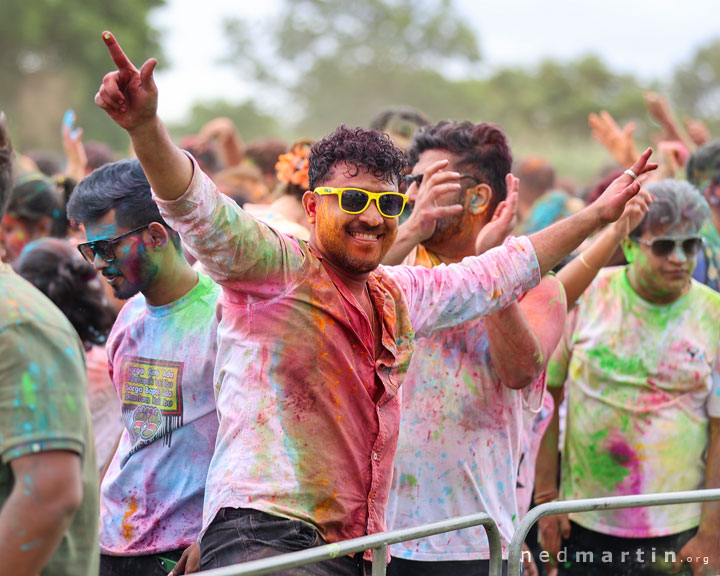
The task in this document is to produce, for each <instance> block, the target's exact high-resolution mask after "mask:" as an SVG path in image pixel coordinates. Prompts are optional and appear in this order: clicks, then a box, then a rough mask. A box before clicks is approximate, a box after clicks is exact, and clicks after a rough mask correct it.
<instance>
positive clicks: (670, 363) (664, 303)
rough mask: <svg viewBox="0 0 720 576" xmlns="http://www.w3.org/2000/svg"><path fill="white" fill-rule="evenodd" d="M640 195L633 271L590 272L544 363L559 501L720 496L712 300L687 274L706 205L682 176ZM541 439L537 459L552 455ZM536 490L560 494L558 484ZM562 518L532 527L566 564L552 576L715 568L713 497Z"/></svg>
mask: <svg viewBox="0 0 720 576" xmlns="http://www.w3.org/2000/svg"><path fill="white" fill-rule="evenodd" d="M647 192H648V193H649V194H651V195H653V196H654V201H653V203H652V204H651V205H650V208H649V210H648V212H647V214H646V215H645V217H644V218H643V220H642V221H641V222H640V224H639V225H638V226H637V228H635V229H634V230H633V231H632V232H631V233H630V236H629V237H628V238H627V239H625V240H624V241H623V245H622V246H623V251H624V252H625V256H626V258H627V261H628V262H629V264H628V265H627V266H626V267H625V266H623V267H612V268H603V269H602V270H600V271H596V272H597V278H596V279H595V280H594V281H593V282H592V284H590V286H589V288H587V289H586V290H585V292H584V293H583V294H582V296H580V298H579V299H578V301H577V302H578V303H577V306H576V308H575V309H574V310H573V311H572V312H571V313H570V314H569V317H568V322H567V326H566V330H565V334H564V336H563V339H562V340H561V343H560V345H559V346H558V347H557V349H556V351H555V353H554V354H553V357H552V359H551V361H550V365H549V368H548V386H549V387H552V388H554V389H559V388H563V387H565V389H566V392H567V394H568V409H567V424H566V428H565V448H564V450H563V457H562V473H561V483H560V490H559V497H560V499H563V500H566V499H578V498H599V497H604V496H621V495H628V494H640V493H654V492H677V491H684V490H697V489H701V488H720V376H719V375H718V374H719V373H718V367H719V363H720V355H719V353H720V351H719V349H718V348H719V343H720V294H718V293H717V292H715V291H713V290H711V289H710V288H708V287H706V286H703V285H702V284H700V283H699V282H696V281H695V280H693V279H692V273H693V270H694V268H695V263H696V261H697V256H698V253H699V250H700V247H701V242H700V239H699V236H698V231H699V230H700V228H701V226H702V225H703V223H704V222H705V220H706V218H707V216H708V212H709V211H708V206H707V203H706V202H705V200H704V199H703V198H702V196H701V194H700V193H699V192H698V191H697V189H695V188H694V187H693V186H692V185H690V184H689V183H688V182H681V181H678V180H662V181H660V182H654V183H652V184H649V185H648V186H647ZM584 265H585V266H586V267H587V268H588V269H589V267H591V266H592V265H593V261H591V262H590V263H588V262H587V260H586V261H584ZM558 397H559V398H560V397H562V393H561V394H559V395H558ZM556 410H557V405H556ZM550 440H551V441H549V442H543V445H542V448H541V452H540V455H539V457H538V460H539V461H540V460H542V461H543V462H545V464H546V465H547V464H548V463H550V462H554V463H556V462H557V460H558V444H557V435H551V436H550ZM553 440H554V441H553ZM543 483H544V486H543V492H548V491H549V492H552V493H554V494H556V495H557V492H558V491H557V484H556V479H555V478H554V477H552V478H550V477H546V478H544V479H543ZM569 520H570V522H569V523H568V517H567V515H564V516H552V517H547V518H545V519H543V520H542V521H541V524H540V531H541V534H542V535H543V539H544V542H545V543H546V545H549V546H552V547H553V548H554V549H553V550H550V553H551V554H553V555H555V554H558V555H559V553H560V552H562V553H563V555H564V556H565V560H561V561H560V562H559V573H560V574H561V575H576V574H577V575H583V576H585V575H588V576H593V575H595V574H597V575H601V574H602V575H610V576H612V575H620V574H640V573H642V574H649V575H654V574H656V575H658V576H659V575H661V574H667V573H668V571H670V569H671V568H672V567H671V566H670V564H672V562H673V561H674V562H675V564H676V566H675V568H676V569H677V570H680V569H681V568H682V573H683V574H693V575H694V576H700V575H702V576H705V575H712V576H714V575H715V574H718V573H719V572H720V504H719V503H717V502H714V503H706V504H702V505H701V504H686V505H683V506H657V507H651V508H643V509H636V510H615V511H598V512H593V513H579V514H572V515H570V518H569ZM561 532H562V543H561V538H560V534H561ZM576 554H577V556H576ZM560 558H562V557H560ZM588 558H591V559H592V558H594V560H590V561H588V560H587V559H588ZM683 563H685V564H686V566H684V567H682V566H681V564H683Z"/></svg>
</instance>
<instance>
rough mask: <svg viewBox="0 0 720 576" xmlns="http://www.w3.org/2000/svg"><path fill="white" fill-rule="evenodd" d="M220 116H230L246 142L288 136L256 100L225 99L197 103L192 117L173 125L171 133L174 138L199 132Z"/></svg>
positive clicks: (192, 111) (191, 113)
mask: <svg viewBox="0 0 720 576" xmlns="http://www.w3.org/2000/svg"><path fill="white" fill-rule="evenodd" d="M220 116H224V117H226V118H230V119H231V120H232V121H233V122H234V123H235V126H238V127H239V128H240V131H241V135H242V137H243V139H244V140H245V141H246V142H248V141H250V140H254V139H256V138H262V137H265V136H276V137H286V134H285V133H284V131H283V129H282V128H281V126H280V124H279V122H278V121H277V119H276V118H275V117H274V116H271V115H269V114H265V113H263V112H261V111H260V110H258V107H257V106H256V104H255V103H254V102H243V103H241V104H232V103H230V102H227V101H225V100H215V101H212V102H200V103H197V104H195V105H194V106H193V107H192V110H191V111H190V119H189V120H188V121H187V122H183V123H178V124H173V125H171V126H170V133H171V134H172V135H173V137H174V138H180V137H182V136H185V135H187V134H197V133H198V132H200V129H201V128H202V127H203V126H205V124H207V123H208V122H210V120H212V119H214V118H218V117H220Z"/></svg>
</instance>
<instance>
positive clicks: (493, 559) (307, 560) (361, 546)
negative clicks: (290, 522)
mask: <svg viewBox="0 0 720 576" xmlns="http://www.w3.org/2000/svg"><path fill="white" fill-rule="evenodd" d="M473 526H483V527H484V528H485V531H486V532H487V536H488V541H489V543H490V576H501V574H502V544H501V542H500V532H499V530H498V527H497V525H496V524H495V521H494V520H493V519H492V518H490V516H488V515H487V514H470V515H468V516H459V517H457V518H450V519H449V520H442V521H440V522H433V523H431V524H423V525H422V526H417V527H414V528H405V529H403V530H393V531H392V532H380V533H378V534H371V535H370V536H363V537H361V538H355V539H353V540H345V541H344V542H337V543H334V544H327V545H325V546H318V547H317V548H309V549H308V550H301V551H300V552H291V553H289V554H282V555H280V556H273V557H272V558H263V559H262V560H253V561H252V562H245V563H243V564H235V565H234V566H227V567H225V568H216V569H215V570H208V571H207V572H202V575H203V576H250V575H253V576H254V575H259V574H270V573H271V572H278V571H280V570H286V569H288V568H295V567H297V566H304V565H306V564H315V563H317V562H322V561H323V560H332V559H333V558H338V557H341V556H347V555H348V554H355V553H357V552H364V551H365V550H372V551H373V562H372V576H384V574H385V569H386V561H387V547H388V545H390V544H397V543H398V542H405V541H407V540H416V539H418V538H424V537H425V536H433V535H435V534H442V533H443V532H453V531H454V530H461V529H462V528H471V527H473Z"/></svg>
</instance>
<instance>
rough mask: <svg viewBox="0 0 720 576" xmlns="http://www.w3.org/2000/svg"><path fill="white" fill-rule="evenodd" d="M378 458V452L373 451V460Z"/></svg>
mask: <svg viewBox="0 0 720 576" xmlns="http://www.w3.org/2000/svg"><path fill="white" fill-rule="evenodd" d="M377 459H378V453H377V452H373V460H377Z"/></svg>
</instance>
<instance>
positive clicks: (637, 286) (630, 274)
mask: <svg viewBox="0 0 720 576" xmlns="http://www.w3.org/2000/svg"><path fill="white" fill-rule="evenodd" d="M627 279H628V282H629V283H630V287H631V288H632V289H633V290H634V291H635V293H636V294H637V295H638V296H640V298H642V299H643V300H645V301H647V302H650V303H651V304H659V305H661V306H664V305H667V304H672V303H673V302H675V301H676V300H677V299H678V298H680V296H682V295H683V294H685V292H687V291H688V288H690V281H688V283H687V286H685V288H683V289H682V290H681V291H680V292H673V293H672V294H663V295H658V294H656V293H653V292H651V291H649V290H648V289H647V288H646V287H645V286H644V285H643V283H642V282H641V281H640V279H639V278H638V276H637V274H635V269H634V268H633V267H632V266H630V267H629V268H628V269H627Z"/></svg>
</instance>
